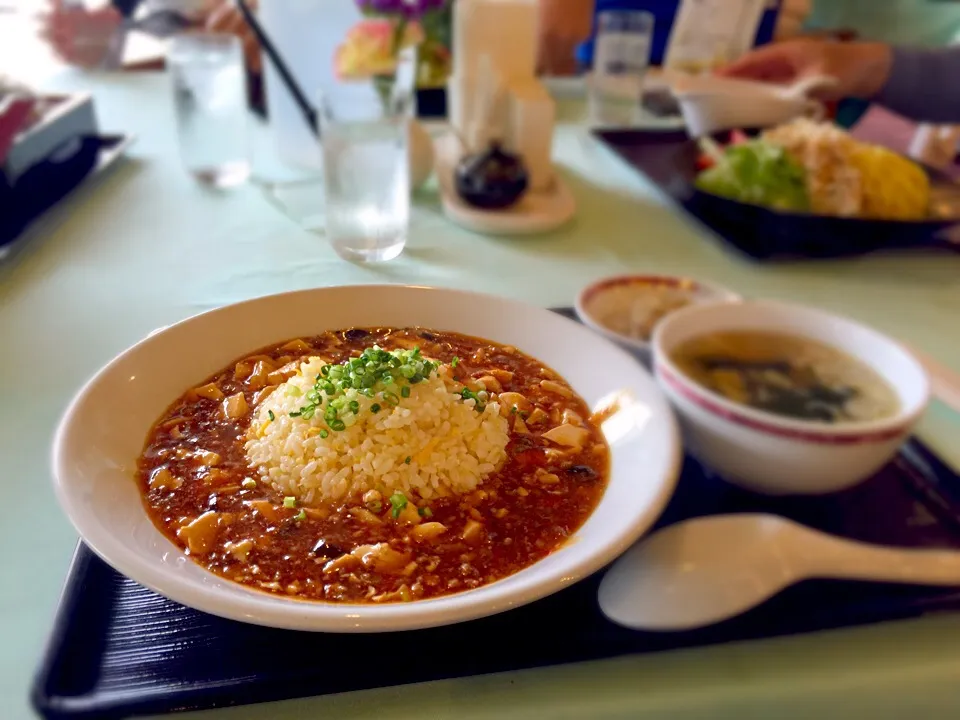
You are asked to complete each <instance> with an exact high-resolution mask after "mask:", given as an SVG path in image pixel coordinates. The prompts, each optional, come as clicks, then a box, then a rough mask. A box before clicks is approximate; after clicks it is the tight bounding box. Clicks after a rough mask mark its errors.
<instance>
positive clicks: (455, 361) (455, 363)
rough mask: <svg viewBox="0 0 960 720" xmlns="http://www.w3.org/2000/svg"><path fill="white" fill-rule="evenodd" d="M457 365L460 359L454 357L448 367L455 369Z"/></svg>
mask: <svg viewBox="0 0 960 720" xmlns="http://www.w3.org/2000/svg"><path fill="white" fill-rule="evenodd" d="M459 364H460V358H458V357H454V358H453V360H451V361H450V367H456V366H457V365H459Z"/></svg>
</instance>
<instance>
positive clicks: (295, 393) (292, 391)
mask: <svg viewBox="0 0 960 720" xmlns="http://www.w3.org/2000/svg"><path fill="white" fill-rule="evenodd" d="M286 394H287V395H288V396H289V397H300V396H301V395H303V390H301V389H300V388H298V387H297V386H296V385H291V386H290V387H288V388H287V393H286Z"/></svg>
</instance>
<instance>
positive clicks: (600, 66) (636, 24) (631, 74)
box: [588, 10, 655, 127]
mask: <svg viewBox="0 0 960 720" xmlns="http://www.w3.org/2000/svg"><path fill="white" fill-rule="evenodd" d="M654 22H655V21H654V17H653V15H652V14H651V13H649V12H645V11H642V10H636V11H634V10H610V11H607V12H602V13H600V14H599V15H597V35H596V41H595V44H594V55H593V57H594V62H593V72H592V73H591V76H590V81H589V86H588V94H589V105H590V119H591V122H592V123H593V124H595V125H602V126H607V127H630V126H633V125H636V124H637V123H638V122H639V121H640V118H641V115H642V103H643V84H644V81H645V79H646V74H647V68H648V67H649V65H650V50H651V47H652V45H653V28H654Z"/></svg>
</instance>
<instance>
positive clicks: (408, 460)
mask: <svg viewBox="0 0 960 720" xmlns="http://www.w3.org/2000/svg"><path fill="white" fill-rule="evenodd" d="M411 460H413V458H412V457H410V456H409V455H407V459H406V460H404V462H405V463H406V464H407V465H409V464H410V461H411Z"/></svg>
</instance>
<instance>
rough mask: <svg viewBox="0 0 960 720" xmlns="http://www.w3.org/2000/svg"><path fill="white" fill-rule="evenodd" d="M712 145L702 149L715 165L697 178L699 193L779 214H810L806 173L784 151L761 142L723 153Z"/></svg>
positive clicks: (731, 147)
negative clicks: (779, 212)
mask: <svg viewBox="0 0 960 720" xmlns="http://www.w3.org/2000/svg"><path fill="white" fill-rule="evenodd" d="M711 145H712V147H709V146H705V147H704V148H703V149H704V152H705V153H706V154H707V155H708V156H709V158H710V160H711V161H712V163H713V164H712V166H711V167H708V168H707V169H705V170H703V171H702V172H701V173H700V174H699V175H698V176H697V179H696V186H697V187H698V188H699V189H700V190H703V191H704V192H708V193H712V194H714V195H720V196H721V197H725V198H730V199H731V200H739V201H740V202H745V203H751V204H753V205H763V206H765V207H770V208H773V209H776V210H786V211H796V212H806V211H809V209H810V198H809V196H808V194H807V182H806V171H805V170H804V168H803V166H801V165H800V163H798V162H797V161H796V160H794V159H793V158H791V157H790V156H789V155H788V154H787V153H786V152H785V151H784V149H783V148H782V147H779V146H777V145H771V144H768V143H765V142H763V141H762V140H748V141H746V142H744V143H740V144H736V145H730V146H728V147H727V148H724V149H722V148H720V147H719V146H717V145H716V144H715V143H711Z"/></svg>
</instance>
